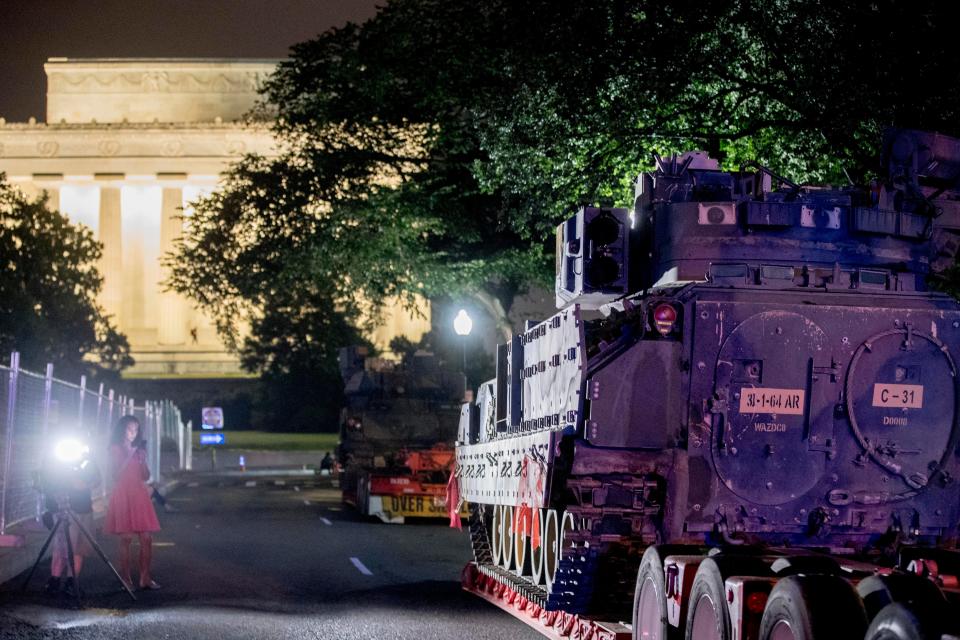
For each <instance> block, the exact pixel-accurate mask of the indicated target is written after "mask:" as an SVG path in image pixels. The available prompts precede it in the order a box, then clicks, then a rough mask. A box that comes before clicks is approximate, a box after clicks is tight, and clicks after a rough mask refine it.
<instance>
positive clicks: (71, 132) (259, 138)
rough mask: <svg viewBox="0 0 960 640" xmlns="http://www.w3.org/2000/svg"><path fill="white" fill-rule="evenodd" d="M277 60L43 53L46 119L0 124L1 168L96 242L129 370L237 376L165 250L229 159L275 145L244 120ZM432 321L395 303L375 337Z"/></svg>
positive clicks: (104, 300) (106, 303)
mask: <svg viewBox="0 0 960 640" xmlns="http://www.w3.org/2000/svg"><path fill="white" fill-rule="evenodd" d="M277 62H278V61H277V60H235V59H225V60H211V59H203V60H197V59H76V60H75V59H66V58H51V59H50V60H49V61H48V62H47V64H46V65H44V68H45V71H46V75H47V113H46V122H43V123H41V122H37V121H36V120H34V119H33V118H31V120H30V121H29V122H26V123H8V122H5V121H3V120H2V119H0V172H5V173H6V174H7V179H8V180H9V181H10V182H11V183H13V184H15V185H17V186H18V187H20V188H21V189H23V190H24V191H26V192H27V193H28V194H31V195H35V194H39V193H40V192H41V191H46V193H47V195H48V198H49V202H50V206H51V207H53V208H56V209H59V210H60V211H62V212H63V213H64V214H66V215H67V216H69V218H70V219H71V220H72V221H73V222H77V223H81V224H84V225H86V226H88V227H90V228H91V229H92V230H93V231H94V233H95V234H96V236H97V238H98V239H99V240H100V242H102V243H103V257H102V260H101V264H100V268H101V272H102V273H103V275H104V285H103V290H102V292H101V298H100V302H101V304H102V305H103V307H104V308H105V309H106V312H107V313H108V314H110V315H112V316H113V317H114V318H115V320H116V324H117V325H118V327H119V329H120V331H121V332H122V333H124V334H125V335H126V336H127V338H128V340H129V341H130V345H131V349H132V355H133V357H134V358H135V359H136V365H135V366H134V367H132V368H131V369H129V370H128V371H126V372H125V373H124V375H125V376H129V377H168V376H170V377H178V376H183V377H198V376H200V377H222V376H233V375H242V372H241V370H240V368H239V364H238V361H237V359H236V357H235V356H234V355H232V354H230V353H229V352H228V351H227V350H226V349H225V347H224V346H223V344H222V343H221V342H220V340H219V338H218V336H217V334H216V331H215V329H214V327H213V325H212V323H211V322H210V321H209V319H208V318H206V317H205V316H204V314H202V313H200V312H199V311H197V310H196V309H194V308H193V306H192V305H191V303H190V301H189V300H188V299H187V298H185V297H182V296H180V295H179V294H176V293H173V292H168V291H164V290H163V287H162V286H161V284H160V283H161V282H162V281H163V280H164V279H165V276H166V274H165V273H164V268H163V266H162V264H161V258H162V256H163V255H164V254H166V253H167V252H169V251H170V250H171V249H172V248H173V246H174V242H175V240H176V239H177V238H178V237H179V236H180V234H181V233H182V229H183V224H184V223H187V224H188V223H189V215H190V203H191V202H193V201H195V200H196V199H197V198H199V197H202V196H203V195H205V194H207V193H210V192H211V191H213V190H214V189H216V188H217V183H218V179H219V176H220V175H221V174H222V173H223V172H224V171H225V170H226V168H227V167H228V166H229V164H230V163H231V162H234V161H236V160H238V159H239V158H240V157H241V156H243V154H245V153H251V152H255V153H259V154H262V155H268V156H269V155H271V154H272V153H273V145H274V141H273V138H272V136H271V133H270V131H269V128H268V127H267V126H264V125H263V124H255V123H250V122H245V121H244V114H246V113H248V112H249V110H250V109H251V108H252V107H253V106H254V105H255V103H256V100H257V99H258V97H259V96H258V93H257V90H258V88H259V87H260V86H261V84H262V82H263V81H264V80H265V79H266V78H267V76H268V75H269V74H270V73H271V72H272V71H273V69H274V68H275V66H276V64H277ZM429 328H430V318H429V313H428V314H427V316H426V317H425V318H424V317H411V316H410V315H409V314H406V313H404V312H403V311H402V310H400V309H390V310H387V312H386V313H385V315H384V324H383V326H381V327H380V328H379V329H378V330H377V331H376V332H375V334H374V335H373V336H372V339H373V340H374V341H375V342H376V343H377V344H378V346H380V347H381V348H384V349H386V348H387V346H388V344H389V341H390V339H391V338H393V337H394V336H396V335H405V336H406V337H408V338H410V339H411V340H414V341H417V340H419V339H420V337H421V336H422V335H423V333H424V332H426V331H428V330H429Z"/></svg>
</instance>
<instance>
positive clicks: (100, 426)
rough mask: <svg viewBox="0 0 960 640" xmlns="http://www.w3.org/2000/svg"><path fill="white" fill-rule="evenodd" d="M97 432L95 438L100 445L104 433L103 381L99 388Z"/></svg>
mask: <svg viewBox="0 0 960 640" xmlns="http://www.w3.org/2000/svg"><path fill="white" fill-rule="evenodd" d="M95 424H96V425H97V427H96V428H97V434H96V435H95V436H94V438H93V439H94V440H96V441H97V446H98V447H99V446H100V444H101V443H100V437H101V436H102V434H103V383H102V382H101V383H100V388H99V389H97V421H96V423H95Z"/></svg>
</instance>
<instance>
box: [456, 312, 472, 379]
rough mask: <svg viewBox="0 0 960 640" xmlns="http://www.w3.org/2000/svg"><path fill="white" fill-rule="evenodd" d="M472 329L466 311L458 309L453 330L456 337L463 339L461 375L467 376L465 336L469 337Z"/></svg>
mask: <svg viewBox="0 0 960 640" xmlns="http://www.w3.org/2000/svg"><path fill="white" fill-rule="evenodd" d="M472 329H473V320H471V319H470V315H469V314H468V313H467V310H466V309H460V311H458V312H457V316H456V317H455V318H454V319H453V330H454V331H456V332H457V335H458V336H460V337H461V338H463V341H462V343H461V344H462V346H463V375H464V376H466V375H467V336H468V335H470V331H471V330H472Z"/></svg>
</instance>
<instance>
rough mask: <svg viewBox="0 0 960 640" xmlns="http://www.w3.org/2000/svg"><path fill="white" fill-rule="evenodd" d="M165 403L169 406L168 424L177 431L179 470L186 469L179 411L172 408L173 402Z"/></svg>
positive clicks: (182, 427)
mask: <svg viewBox="0 0 960 640" xmlns="http://www.w3.org/2000/svg"><path fill="white" fill-rule="evenodd" d="M167 402H168V403H169V404H170V422H171V423H172V424H173V426H174V428H175V429H176V430H177V454H178V456H179V458H180V459H179V461H178V462H179V466H180V469H181V470H182V469H186V468H187V467H186V466H184V465H185V464H186V453H187V452H186V451H185V450H184V448H183V430H184V425H183V423H182V422H180V410H179V409H177V408H174V406H173V402H171V401H170V400H167Z"/></svg>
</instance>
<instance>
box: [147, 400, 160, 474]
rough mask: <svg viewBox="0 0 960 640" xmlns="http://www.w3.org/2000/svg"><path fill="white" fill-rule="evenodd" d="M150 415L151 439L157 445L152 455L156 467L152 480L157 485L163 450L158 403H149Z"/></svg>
mask: <svg viewBox="0 0 960 640" xmlns="http://www.w3.org/2000/svg"><path fill="white" fill-rule="evenodd" d="M150 414H151V415H152V416H153V437H154V440H156V443H157V448H156V449H154V451H155V454H154V455H155V456H156V457H155V458H154V462H155V463H156V465H157V466H156V467H155V468H156V470H157V473H156V475H155V476H154V478H153V479H154V480H155V481H156V482H158V483H159V482H160V481H161V478H160V476H161V475H162V474H161V469H160V449H162V448H163V428H162V427H163V425H161V424H160V417H161V414H160V411H159V405H158V403H156V402H151V403H150Z"/></svg>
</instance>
